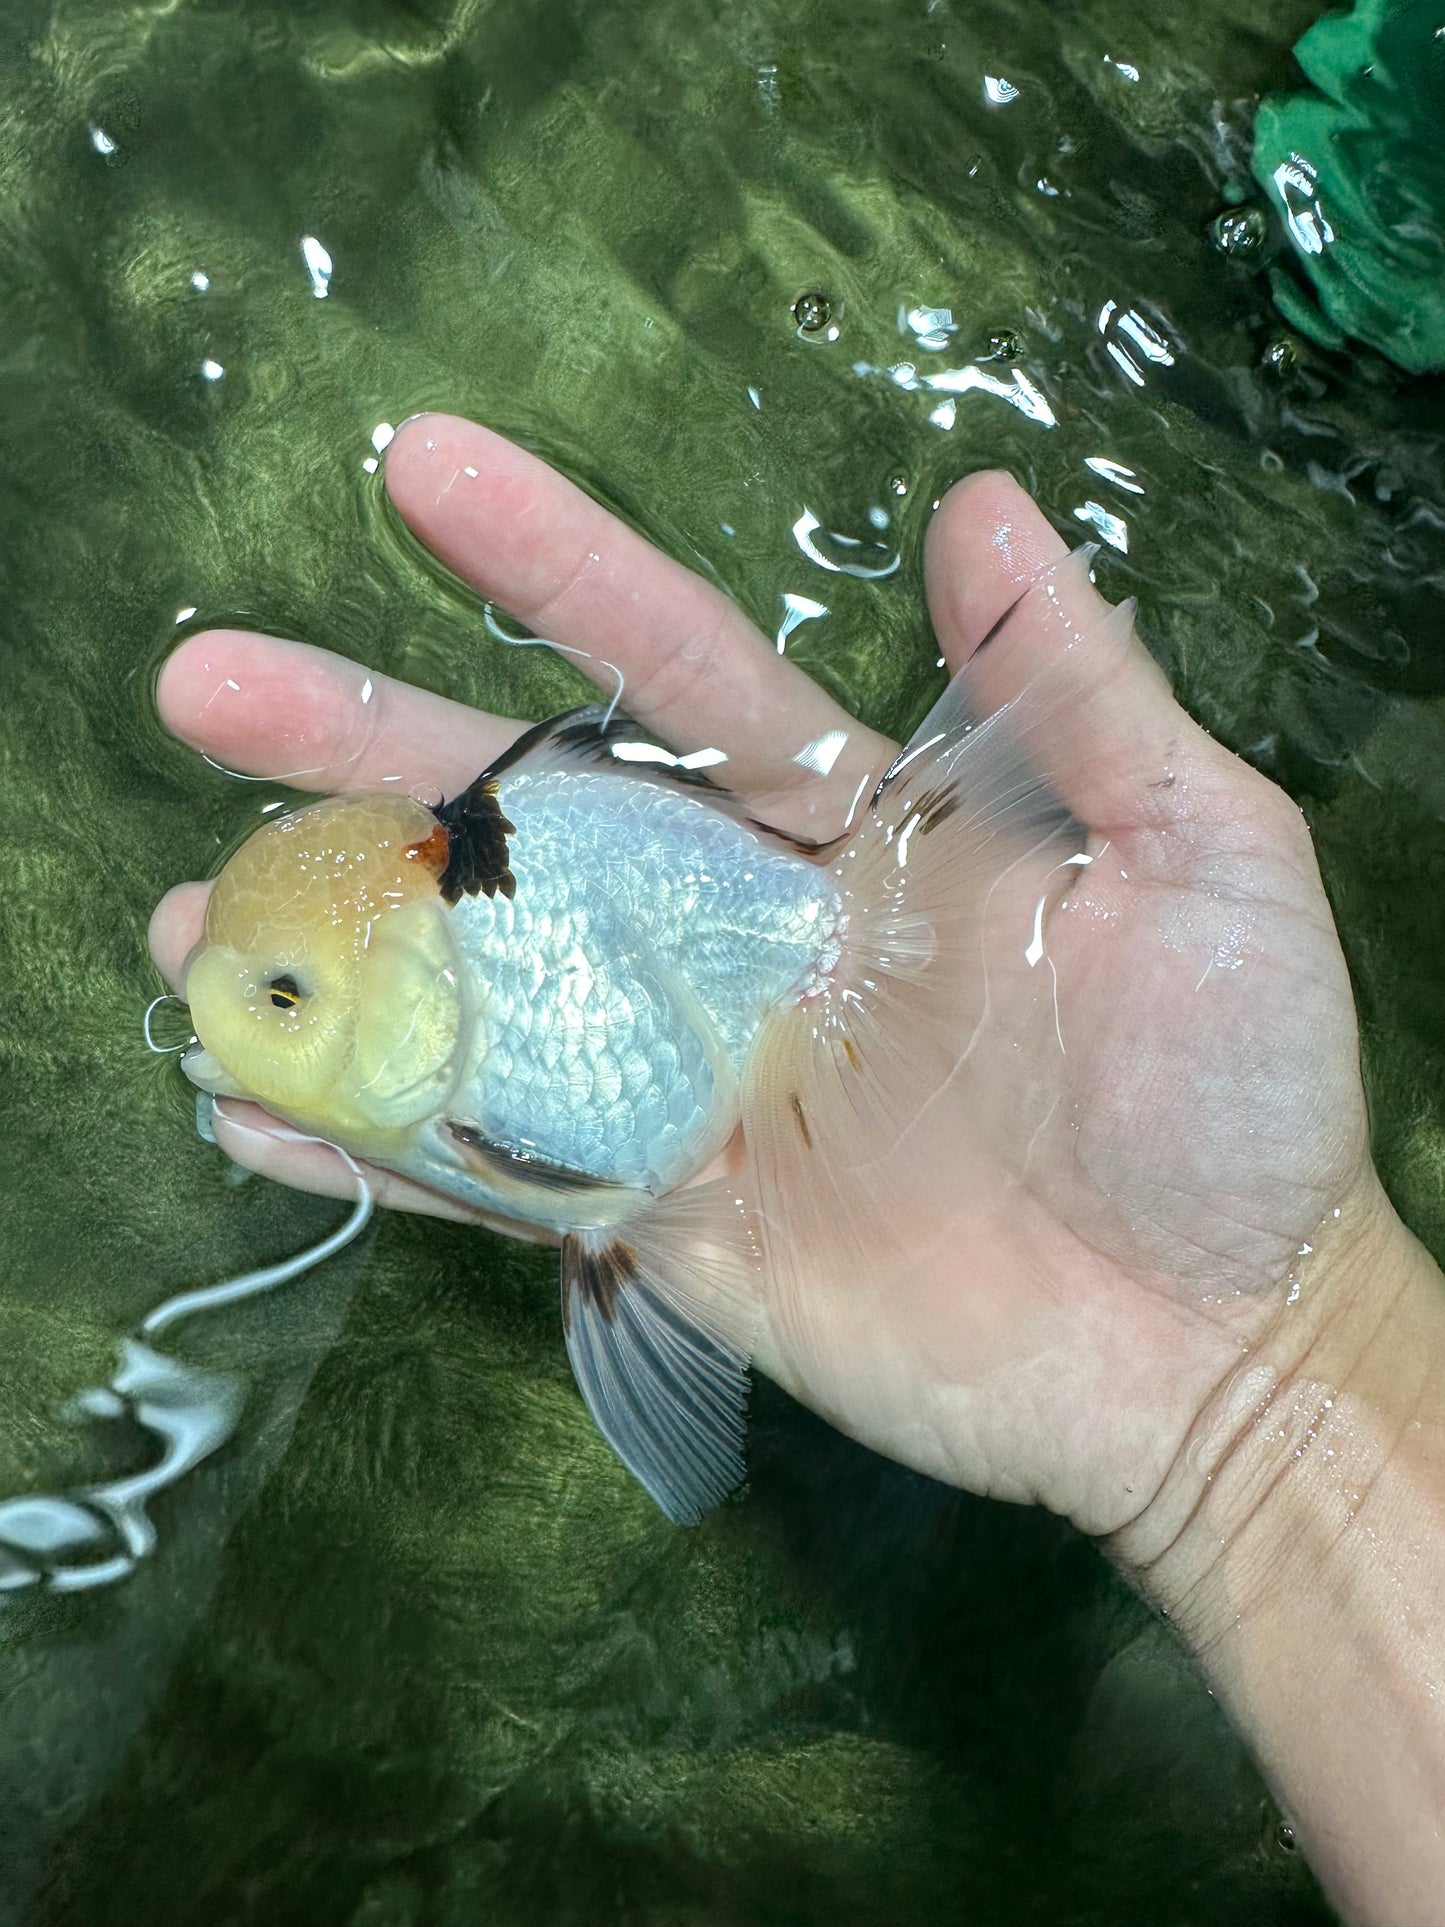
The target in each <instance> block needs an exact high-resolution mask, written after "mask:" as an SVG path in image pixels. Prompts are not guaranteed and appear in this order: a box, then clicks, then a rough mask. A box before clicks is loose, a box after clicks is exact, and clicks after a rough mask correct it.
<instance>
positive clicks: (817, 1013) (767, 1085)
mask: <svg viewBox="0 0 1445 1927" xmlns="http://www.w3.org/2000/svg"><path fill="white" fill-rule="evenodd" d="M1065 566H1066V567H1068V566H1070V565H1067V564H1066V565H1065ZM1072 566H1075V567H1078V566H1079V565H1078V564H1074V565H1072ZM1030 593H1031V594H1033V593H1038V591H1031V592H1030ZM1006 620H1007V619H1005V622H1006ZM1120 620H1121V621H1122V622H1123V623H1127V621H1128V613H1127V612H1124V613H1123V614H1122V616H1121V618H1120ZM1004 626H1005V624H1000V625H999V627H1000V629H1002V628H1003V627H1004ZM996 633H997V632H996ZM1079 667H1080V665H1079V664H1078V663H1077V662H1075V663H1069V662H1060V661H1058V660H1055V661H1054V662H1053V663H1047V662H1045V663H1040V662H1038V661H1037V660H1033V661H1031V660H1029V659H1028V658H1026V657H1025V656H1023V655H1019V654H1015V655H1013V656H1012V657H1011V658H1010V653H1009V652H1008V651H1007V650H999V649H997V647H996V645H995V643H994V641H993V640H992V639H991V641H990V642H989V643H986V644H984V645H983V646H982V647H981V649H980V650H979V651H978V652H977V653H976V655H975V657H974V659H973V661H972V662H971V663H970V664H969V665H968V666H967V667H966V668H965V669H964V670H963V671H962V672H961V673H960V674H959V675H958V676H956V677H955V679H954V681H953V682H952V683H951V684H950V685H949V687H948V689H947V690H946V691H945V693H944V695H943V696H942V697H941V698H940V700H939V701H938V703H937V704H936V705H935V706H934V708H933V709H932V711H931V712H930V713H929V715H928V716H927V718H926V719H925V721H924V723H923V725H922V726H921V728H920V729H919V730H918V731H917V732H916V733H915V735H914V736H913V738H912V740H911V741H910V742H909V743H908V745H907V746H906V747H905V749H904V750H903V751H902V752H901V753H900V755H899V756H898V757H897V759H896V760H895V761H894V763H893V765H892V766H891V768H890V769H889V770H888V771H887V773H886V774H885V776H884V777H883V779H882V781H881V782H880V783H879V785H878V788H877V790H876V791H875V793H874V796H873V799H872V803H871V805H870V808H869V811H868V814H867V816H866V818H865V820H864V821H863V822H862V824H861V825H860V826H859V828H858V830H857V832H856V833H855V834H854V836H853V837H852V839H851V841H850V842H849V843H848V844H847V846H846V847H845V848H844V850H843V852H842V854H841V855H840V856H839V857H838V858H837V860H836V861H835V863H834V866H833V872H832V873H833V876H834V878H835V880H836V882H837V886H838V889H839V893H840V895H841V896H842V898H843V902H844V908H845V911H846V917H847V922H846V926H845V929H844V933H843V938H842V946H841V955H840V958H839V961H838V963H837V964H836V966H835V967H834V968H833V970H832V971H831V972H830V973H829V975H828V978H827V979H826V981H825V982H823V983H822V984H821V985H819V986H817V987H816V988H815V989H814V990H813V991H811V992H810V993H809V994H808V995H807V996H805V997H804V999H803V1000H802V1001H800V1002H798V1003H796V1004H794V1005H792V1006H791V1007H788V1008H784V1009H780V1010H778V1011H776V1012H775V1013H773V1015H772V1016H771V1017H770V1018H769V1019H768V1020H767V1022H766V1024H765V1025H764V1028H763V1030H762V1031H761V1032H760V1033H759V1036H758V1038H757V1041H756V1043H755V1045H754V1048H753V1050H752V1052H751V1054H750V1057H749V1061H748V1065H747V1071H746V1079H745V1089H744V1093H743V1129H744V1134H745V1136H746V1139H747V1143H748V1149H749V1156H750V1161H751V1165H752V1175H751V1182H750V1184H749V1187H748V1188H749V1190H750V1192H751V1193H752V1195H753V1199H754V1201H755V1202H756V1206H757V1210H758V1218H759V1224H760V1227H761V1235H762V1237H763V1240H764V1246H765V1258H766V1268H767V1272H768V1277H769V1305H770V1308H769V1318H770V1322H771V1323H772V1324H773V1326H774V1328H775V1331H776V1332H777V1333H778V1334H779V1335H780V1336H782V1338H783V1340H784V1344H785V1347H786V1348H787V1349H788V1351H789V1353H790V1355H791V1356H793V1357H794V1358H796V1357H797V1354H798V1350H799V1349H800V1347H801V1348H803V1349H806V1345H807V1344H811V1345H813V1346H817V1345H819V1344H824V1345H826V1344H828V1343H829V1342H830V1332H829V1330H828V1328H827V1323H828V1321H827V1320H826V1319H821V1320H820V1319H819V1318H817V1317H816V1316H807V1317H805V1318H804V1319H803V1321H802V1322H800V1323H799V1324H798V1325H797V1326H795V1327H794V1328H792V1329H791V1330H789V1329H788V1327H789V1320H790V1318H791V1316H792V1308H793V1307H794V1306H795V1305H798V1306H804V1305H805V1304H811V1303H813V1302H814V1301H815V1300H816V1287H817V1284H818V1274H819V1270H820V1268H821V1270H822V1273H823V1277H824V1279H825V1280H826V1279H827V1278H828V1277H836V1276H838V1275H839V1273H840V1271H841V1272H842V1273H843V1274H844V1275H845V1276H846V1278H847V1280H848V1282H849V1284H850V1288H851V1289H852V1290H853V1292H854V1294H855V1295H854V1296H853V1297H852V1298H851V1299H850V1302H851V1303H854V1304H855V1305H856V1303H857V1302H858V1299H857V1296H856V1293H857V1292H859V1291H861V1293H862V1298H863V1300H864V1301H865V1302H866V1299H867V1295H868V1292H869V1290H870V1289H871V1281H874V1280H876V1284H877V1289H878V1290H879V1291H885V1290H888V1289H890V1288H891V1285H890V1280H892V1281H893V1282H897V1280H898V1279H899V1278H900V1276H901V1266H902V1264H903V1262H904V1261H903V1260H901V1259H900V1257H899V1249H900V1245H901V1244H902V1242H903V1241H902V1239H901V1238H900V1235H899V1233H900V1228H901V1227H903V1226H906V1227H907V1229H908V1232H909V1244H910V1247H911V1249H912V1250H913V1252H914V1253H915V1254H917V1252H918V1251H919V1249H920V1241H923V1242H922V1246H921V1248H922V1249H926V1239H927V1236H928V1227H929V1226H930V1225H938V1226H939V1227H940V1230H939V1235H940V1236H941V1235H944V1233H943V1231H942V1228H941V1227H942V1226H943V1225H944V1224H945V1222H946V1213H945V1212H943V1211H942V1210H941V1209H940V1204H941V1202H942V1201H946V1200H950V1199H951V1198H952V1197H953V1191H952V1190H951V1188H950V1187H951V1185H952V1186H954V1187H956V1183H957V1179H956V1177H955V1176H952V1175H951V1171H952V1169H953V1167H955V1166H956V1163H957V1160H958V1158H959V1156H960V1153H961V1151H962V1150H963V1149H964V1148H965V1146H966V1145H967V1144H968V1142H969V1140H970V1137H971V1136H973V1137H976V1138H977V1139H978V1140H979V1141H980V1142H982V1140H983V1138H984V1133H985V1130H986V1129H987V1131H989V1132H990V1133H992V1132H995V1131H996V1130H997V1129H998V1119H999V1117H1000V1113H1001V1110H1007V1109H1008V1108H1009V1107H1012V1109H1013V1110H1015V1111H1018V1110H1020V1109H1022V1110H1024V1111H1030V1112H1031V1111H1033V1110H1034V1108H1035V1099H1036V1100H1037V1110H1038V1113H1039V1114H1040V1115H1042V1114H1043V1113H1044V1112H1045V1110H1046V1109H1047V1106H1048V1104H1049V1103H1050V1102H1051V1101H1052V1091H1051V1088H1050V1086H1051V1085H1052V1084H1053V1083H1054V1082H1055V1081H1056V1071H1057V1058H1056V1057H1054V1056H1053V1055H1052V1053H1053V1052H1054V1050H1055V1049H1056V1048H1062V1038H1061V1037H1059V1038H1058V1041H1057V1045H1056V1042H1055V1039H1056V1033H1057V1031H1058V1023H1057V1009H1056V1006H1055V1003H1054V991H1055V983H1054V980H1053V977H1052V971H1053V965H1052V961H1051V959H1050V958H1049V957H1048V955H1047V950H1046V945H1045V942H1044V934H1043V933H1044V925H1045V919H1046V917H1047V915H1048V912H1049V910H1050V908H1051V906H1052V904H1053V903H1054V902H1055V901H1056V900H1057V898H1058V897H1060V896H1062V894H1063V892H1064V891H1065V889H1066V888H1067V886H1068V883H1069V882H1070V881H1071V880H1072V879H1073V878H1074V877H1075V876H1077V874H1078V869H1079V867H1080V866H1081V865H1082V864H1086V863H1087V862H1088V861H1089V857H1088V855H1087V853H1086V851H1085V843H1086V841H1087V838H1088V834H1089V833H1088V831H1087V829H1086V828H1085V827H1084V825H1083V824H1082V823H1081V822H1080V821H1079V820H1078V819H1077V818H1076V816H1075V815H1074V813H1073V811H1072V810H1071V809H1070V808H1069V807H1068V805H1067V804H1066V803H1065V802H1064V801H1063V800H1062V799H1061V797H1060V796H1059V794H1058V793H1057V792H1056V790H1055V789H1054V788H1053V787H1052V786H1051V784H1050V783H1049V781H1048V780H1047V776H1046V774H1045V771H1046V769H1047V768H1048V767H1049V766H1051V764H1052V763H1053V762H1054V760H1055V756H1056V751H1057V748H1058V745H1059V742H1060V739H1061V733H1065V732H1072V730H1073V729H1074V727H1075V720H1074V718H1072V717H1071V716H1070V714H1069V711H1070V707H1071V706H1072V707H1073V709H1074V710H1075V711H1076V712H1077V711H1078V710H1079V709H1080V708H1081V705H1080V704H1079V702H1078V699H1077V691H1076V689H1075V687H1074V675H1075V672H1076V671H1077V670H1078V668H1079ZM1035 966H1037V967H1035ZM999 1026H1002V1027H1003V1031H1004V1034H1005V1035H1006V1036H1007V1037H1009V1038H1010V1039H1012V1038H1017V1039H1019V1040H1021V1041H1020V1044H1019V1047H1018V1049H1016V1050H1012V1051H1010V1050H1003V1051H1001V1050H1000V1049H999V1048H998V1047H997V1042H998V1036H999V1028H998V1027H999ZM985 1039H986V1040H987V1042H988V1046H989V1047H988V1048H979V1046H980V1043H981V1041H982V1040H985ZM1030 1079H1032V1080H1033V1081H1032V1084H1031V1083H1030ZM978 1162H979V1161H975V1168H977V1167H978ZM985 1162H986V1160H985ZM915 1261H916V1257H915ZM804 1270H806V1273H807V1276H806V1277H804V1276H803V1275H802V1274H803V1272H804ZM823 1289H824V1290H825V1291H826V1289H827V1287H826V1283H824V1286H823ZM838 1310H839V1317H840V1319H842V1317H843V1312H842V1306H841V1304H839V1306H838ZM805 1326H806V1340H805V1339H804V1327H805ZM820 1326H822V1327H823V1328H824V1329H823V1330H822V1331H821V1333H820V1331H819V1327H820ZM832 1336H834V1337H836V1342H837V1343H838V1344H839V1346H840V1347H841V1346H843V1345H846V1344H855V1343H856V1342H857V1341H858V1334H857V1332H856V1331H853V1332H851V1333H849V1332H846V1331H845V1330H844V1329H843V1328H842V1326H841V1325H840V1327H839V1329H838V1330H837V1331H836V1333H834V1334H832ZM790 1340H791V1341H796V1342H789V1341H790ZM825 1376H826V1375H825ZM803 1389H806V1387H804V1388H803Z"/></svg>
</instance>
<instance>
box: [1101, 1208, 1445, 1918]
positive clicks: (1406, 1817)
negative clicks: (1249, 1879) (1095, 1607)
mask: <svg viewBox="0 0 1445 1927" xmlns="http://www.w3.org/2000/svg"><path fill="white" fill-rule="evenodd" d="M1334 1229H1336V1230H1337V1233H1338V1235H1337V1236H1334V1237H1331V1236H1329V1235H1325V1236H1322V1237H1321V1238H1320V1239H1317V1240H1316V1241H1315V1242H1316V1245H1317V1246H1318V1250H1317V1252H1316V1254H1315V1256H1316V1258H1317V1260H1318V1262H1317V1264H1316V1265H1315V1266H1314V1267H1313V1269H1312V1270H1311V1271H1309V1272H1306V1273H1305V1274H1303V1275H1302V1277H1301V1279H1300V1284H1299V1290H1298V1292H1297V1293H1292V1294H1291V1301H1290V1302H1289V1303H1287V1304H1285V1305H1282V1306H1281V1309H1280V1314H1279V1316H1278V1318H1277V1319H1276V1320H1275V1321H1274V1323H1273V1324H1272V1326H1271V1328H1270V1330H1269V1331H1268V1333H1267V1334H1266V1335H1265V1336H1264V1338H1263V1340H1262V1342H1261V1343H1260V1344H1259V1345H1258V1346H1257V1347H1255V1348H1254V1349H1253V1350H1252V1351H1251V1352H1250V1354H1249V1355H1248V1356H1247V1357H1246V1358H1245V1360H1244V1361H1243V1363H1242V1364H1241V1366H1240V1367H1239V1368H1238V1369H1237V1370H1236V1371H1234V1372H1233V1373H1232V1374H1231V1376H1230V1378H1229V1380H1228V1381H1227V1382H1226V1383H1224V1384H1223V1385H1221V1387H1220V1388H1219V1390H1218V1391H1217V1392H1216V1394H1215V1396H1214V1398H1213V1399H1212V1400H1211V1401H1210V1403H1209V1405H1208V1406H1207V1407H1206V1409H1205V1410H1204V1411H1203V1412H1202V1413H1201V1415H1200V1419H1199V1421H1198V1423H1197V1424H1196V1426H1195V1427H1194V1428H1193V1431H1192V1433H1191V1435H1190V1438H1189V1440H1188V1441H1187V1443H1186V1446H1185V1448H1184V1450H1183V1451H1182V1452H1181V1453H1180V1454H1179V1456H1178V1458H1177V1460H1176V1462H1175V1464H1174V1466H1173V1468H1172V1469H1171V1472H1170V1474H1169V1476H1168V1478H1166V1480H1165V1482H1164V1484H1163V1486H1162V1487H1161V1489H1160V1491H1159V1493H1158V1494H1157V1496H1156V1498H1155V1499H1154V1500H1153V1501H1152V1502H1151V1504H1150V1506H1149V1507H1148V1509H1147V1510H1146V1512H1145V1513H1144V1514H1143V1515H1141V1517H1140V1518H1139V1519H1138V1520H1136V1521H1135V1522H1134V1523H1133V1524H1132V1525H1130V1526H1129V1527H1127V1528H1125V1530H1124V1531H1123V1532H1121V1533H1119V1534H1116V1535H1115V1537H1114V1539H1113V1540H1112V1541H1111V1542H1110V1543H1109V1550H1110V1551H1111V1553H1112V1554H1113V1556H1114V1557H1115V1558H1116V1560H1117V1561H1118V1562H1119V1564H1120V1565H1121V1566H1122V1567H1123V1568H1124V1569H1125V1570H1126V1572H1127V1573H1128V1574H1129V1576H1130V1577H1131V1578H1132V1579H1133V1580H1134V1582H1135V1584H1136V1585H1138V1587H1139V1589H1140V1590H1141V1591H1142V1592H1143V1593H1144V1594H1145V1595H1146V1596H1147V1597H1148V1598H1150V1599H1151V1600H1152V1601H1153V1602H1154V1603H1155V1604H1156V1605H1157V1606H1158V1607H1159V1608H1160V1610H1161V1611H1163V1612H1164V1613H1165V1614H1167V1615H1168V1617H1170V1618H1171V1619H1172V1620H1173V1621H1174V1623H1175V1624H1176V1625H1177V1627H1178V1629H1179V1631H1180V1633H1181V1635H1182V1636H1183V1638H1184V1639H1185V1641H1186V1643H1187V1644H1188V1645H1189V1646H1190V1647H1191V1648H1192V1649H1193V1651H1194V1653H1195V1655H1196V1657H1197V1658H1198V1660H1199V1662H1200V1665H1201V1667H1202V1669H1203V1671H1204V1673H1205V1675H1206V1677H1207V1678H1208V1680H1209V1683H1210V1685H1211V1687H1212V1688H1213V1690H1214V1691H1215V1692H1216V1693H1217V1694H1218V1696H1219V1698H1220V1699H1221V1700H1222V1701H1223V1703H1224V1704H1225V1706H1226V1707H1227V1709H1228V1711H1229V1713H1230V1715H1231V1718H1232V1719H1233V1721H1234V1723H1235V1724H1236V1726H1237V1727H1238V1728H1239V1729H1240V1731H1241V1733H1242V1734H1243V1736H1244V1738H1245V1739H1246V1741H1247V1742H1248V1743H1249V1745H1250V1746H1251V1748H1252V1750H1253V1751H1254V1752H1255V1754H1256V1756H1257V1757H1258V1759H1259V1761H1260V1764H1261V1766H1262V1768H1263V1770H1264V1772H1265V1775H1266V1777H1267V1778H1268V1779H1269V1780H1270V1782H1271V1783H1272V1784H1273V1786H1274V1788H1275V1791H1276V1794H1277V1796H1278V1798H1279V1799H1280V1802H1281V1805H1282V1807H1283V1808H1284V1811H1285V1812H1286V1814H1287V1816H1288V1817H1289V1818H1290V1820H1291V1822H1292V1823H1293V1824H1294V1825H1295V1828H1296V1831H1297V1834H1298V1836H1299V1838H1300V1842H1301V1845H1302V1846H1304V1848H1305V1850H1306V1852H1307V1854H1308V1855H1309V1857H1310V1859H1311V1862H1312V1863H1313V1865H1314V1868H1315V1871H1316V1873H1317V1874H1318V1875H1319V1877H1320V1878H1321V1880H1322V1881H1323V1883H1324V1885H1325V1887H1326V1889H1327V1891H1328V1892H1329V1893H1330V1895H1331V1898H1332V1899H1333V1900H1334V1901H1335V1903H1336V1905H1337V1906H1338V1907H1339V1908H1340V1909H1341V1910H1342V1912H1343V1913H1344V1914H1345V1915H1346V1917H1347V1918H1349V1919H1351V1920H1358V1921H1366V1920H1368V1921H1399V1920H1406V1919H1408V1920H1412V1921H1419V1922H1421V1923H1422V1927H1424V1923H1427V1922H1437V1921H1445V1279H1442V1277H1441V1275H1440V1272H1439V1270H1438V1268H1437V1267H1436V1266H1435V1264H1434V1263H1433V1261H1432V1260H1431V1258H1430V1257H1429V1254H1428V1253H1427V1252H1425V1251H1424V1249H1423V1247H1421V1246H1420V1245H1419V1244H1418V1243H1417V1242H1416V1240H1415V1239H1414V1238H1412V1237H1411V1235H1410V1234H1409V1232H1408V1231H1406V1230H1405V1228H1404V1227H1403V1226H1402V1225H1401V1224H1400V1223H1399V1221H1398V1219H1396V1218H1395V1216H1394V1213H1393V1212H1392V1211H1391V1210H1390V1207H1389V1205H1388V1203H1387V1202H1386V1200H1385V1199H1384V1197H1383V1194H1382V1193H1380V1192H1379V1191H1378V1189H1377V1187H1374V1186H1372V1187H1371V1190H1370V1192H1369V1194H1368V1195H1367V1196H1365V1197H1364V1198H1363V1199H1362V1200H1360V1201H1358V1202H1357V1203H1355V1204H1354V1205H1353V1206H1352V1207H1351V1208H1349V1209H1348V1210H1345V1211H1343V1212H1342V1221H1341V1222H1340V1224H1339V1225H1338V1226H1337V1227H1334Z"/></svg>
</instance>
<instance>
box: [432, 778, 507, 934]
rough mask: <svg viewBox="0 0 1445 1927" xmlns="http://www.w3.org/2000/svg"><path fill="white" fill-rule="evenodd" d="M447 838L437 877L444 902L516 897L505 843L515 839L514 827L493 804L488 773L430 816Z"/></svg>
mask: <svg viewBox="0 0 1445 1927" xmlns="http://www.w3.org/2000/svg"><path fill="white" fill-rule="evenodd" d="M434 814H435V816H436V819H437V821H438V822H439V823H440V824H441V826H442V828H443V829H444V830H445V831H446V833H447V867H446V868H445V870H443V871H442V875H441V893H442V898H443V900H444V901H445V902H447V903H456V902H458V901H459V900H460V899H461V898H462V897H464V896H468V897H474V896H476V894H477V892H478V891H481V892H482V893H483V894H484V895H486V896H489V897H494V896H496V895H497V893H498V891H500V892H501V894H502V895H503V896H504V897H512V896H515V895H516V893H517V879H516V878H515V877H514V876H513V875H512V865H511V853H510V851H509V849H508V847H507V838H508V837H509V836H512V835H515V833H516V827H517V826H516V824H515V823H510V822H508V820H507V818H506V817H505V816H504V815H503V814H502V806H501V804H500V803H499V802H498V801H497V785H496V781H495V779H494V778H493V777H492V776H491V774H490V773H489V772H483V774H482V775H481V776H479V777H478V778H477V780H476V782H475V783H472V784H470V785H469V786H468V787H467V788H466V789H464V790H463V791H462V792H461V794H460V795H459V796H454V797H453V798H452V800H451V802H450V803H443V804H442V806H441V808H440V809H439V810H437V811H435V812H434Z"/></svg>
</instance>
